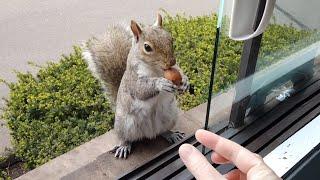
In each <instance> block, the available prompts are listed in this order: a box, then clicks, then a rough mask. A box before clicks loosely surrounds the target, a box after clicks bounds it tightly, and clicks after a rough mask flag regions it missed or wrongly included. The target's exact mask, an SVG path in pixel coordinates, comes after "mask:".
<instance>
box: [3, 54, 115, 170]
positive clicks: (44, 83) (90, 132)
mask: <svg viewBox="0 0 320 180" xmlns="http://www.w3.org/2000/svg"><path fill="white" fill-rule="evenodd" d="M86 67H87V65H86V63H85V62H84V61H83V60H82V57H81V52H80V49H79V48H75V50H74V53H72V54H70V55H69V56H64V57H63V58H62V59H61V60H60V62H59V63H50V64H48V65H47V66H46V67H42V68H40V70H39V72H38V73H37V75H36V76H33V75H32V74H31V73H17V77H18V82H16V83H7V85H8V86H9V87H10V90H11V91H10V97H9V100H8V102H7V107H6V109H5V113H4V114H3V116H4V119H6V120H7V121H8V126H9V127H10V129H11V130H12V134H11V135H12V137H13V144H14V147H15V149H16V152H15V155H16V156H17V157H19V158H21V159H22V160H24V161H25V162H26V165H27V167H29V168H33V167H35V166H38V165H41V164H43V163H45V162H47V161H48V160H50V159H52V158H54V157H56V156H59V155H61V154H63V153H65V152H67V151H69V150H71V149H72V148H74V147H76V146H78V145H80V144H81V143H83V142H86V141H88V140H90V139H92V138H94V137H96V136H99V135H101V134H103V133H105V132H106V131H108V130H109V129H110V128H112V125H113V117H114V115H113V113H112V110H111V108H110V106H109V102H108V101H107V100H106V98H105V96H104V95H103V92H102V90H101V88H100V84H99V83H98V82H97V81H96V79H95V78H93V76H92V75H91V73H90V72H89V71H88V70H87V69H86Z"/></svg>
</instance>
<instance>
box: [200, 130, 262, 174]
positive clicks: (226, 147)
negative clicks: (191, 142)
mask: <svg viewBox="0 0 320 180" xmlns="http://www.w3.org/2000/svg"><path fill="white" fill-rule="evenodd" d="M196 138H197V140H198V141H199V142H200V143H201V144H203V145H205V146H206V147H208V148H210V149H212V150H214V151H215V152H216V153H218V154H220V155H221V156H223V157H224V158H225V159H227V160H229V161H231V162H232V163H234V165H235V166H237V167H238V169H239V170H240V171H242V172H243V173H245V174H246V173H248V171H249V170H250V169H251V168H253V167H254V166H257V165H259V164H261V163H263V160H262V158H261V157H259V156H258V155H256V154H254V153H252V152H250V151H249V150H247V149H245V148H244V147H242V146H240V145H239V144H237V143H235V142H233V141H230V140H228V139H225V138H223V137H221V136H218V135H216V134H214V133H211V132H209V131H205V130H198V131H197V132H196Z"/></svg>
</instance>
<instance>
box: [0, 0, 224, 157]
mask: <svg viewBox="0 0 320 180" xmlns="http://www.w3.org/2000/svg"><path fill="white" fill-rule="evenodd" d="M217 4H218V0H67V1H66V0H42V1H38V0H10V1H1V2H0V78H4V79H6V80H8V81H15V75H14V73H12V71H13V69H15V70H19V71H27V70H32V68H30V67H29V66H27V61H29V60H32V61H34V62H37V63H40V64H43V63H45V62H47V61H48V60H58V58H59V56H60V55H61V54H63V53H69V52H71V51H72V45H74V44H78V43H79V42H81V41H83V40H85V39H87V38H88V37H90V36H91V35H94V34H100V33H103V31H104V29H105V27H106V26H107V25H108V24H112V23H118V22H127V21H129V20H130V19H135V20H137V21H140V22H143V23H149V24H150V23H152V22H153V20H154V18H155V14H156V12H157V10H158V9H159V8H163V9H165V10H167V11H168V12H169V13H170V14H176V13H185V14H186V15H192V16H196V15H203V14H210V13H212V12H214V11H216V9H217V7H218V6H217ZM8 92H9V91H8V88H7V87H5V86H4V85H0V96H1V97H7V95H8ZM2 106H3V101H1V102H0V107H2ZM1 123H2V122H1V120H0V124H1ZM8 137H9V136H8V131H7V129H6V128H4V127H1V125H0V154H1V150H3V148H4V147H5V146H7V145H8V142H9V141H8Z"/></svg>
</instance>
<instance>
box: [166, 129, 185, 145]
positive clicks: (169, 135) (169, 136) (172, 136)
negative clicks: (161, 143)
mask: <svg viewBox="0 0 320 180" xmlns="http://www.w3.org/2000/svg"><path fill="white" fill-rule="evenodd" d="M161 136H162V137H163V138H165V139H166V140H167V141H168V142H169V143H170V144H174V143H177V142H179V141H181V140H182V139H183V138H184V137H185V136H186V135H185V134H184V133H183V132H179V131H175V132H172V131H167V132H165V133H163V134H161Z"/></svg>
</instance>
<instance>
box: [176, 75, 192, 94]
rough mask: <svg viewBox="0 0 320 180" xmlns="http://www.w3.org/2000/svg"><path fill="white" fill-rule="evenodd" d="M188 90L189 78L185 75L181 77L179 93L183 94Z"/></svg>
mask: <svg viewBox="0 0 320 180" xmlns="http://www.w3.org/2000/svg"><path fill="white" fill-rule="evenodd" d="M189 88H190V83H189V78H188V77H187V76H186V75H183V76H182V82H181V86H179V88H178V91H179V93H184V92H186V91H187V90H188V89H189Z"/></svg>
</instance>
